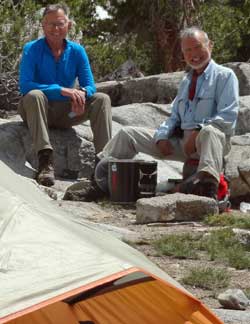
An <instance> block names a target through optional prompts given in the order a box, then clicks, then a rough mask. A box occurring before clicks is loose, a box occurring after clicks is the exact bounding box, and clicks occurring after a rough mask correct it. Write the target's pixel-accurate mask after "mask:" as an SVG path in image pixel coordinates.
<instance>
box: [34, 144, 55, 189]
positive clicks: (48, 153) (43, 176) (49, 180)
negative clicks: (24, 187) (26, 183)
mask: <svg viewBox="0 0 250 324" xmlns="http://www.w3.org/2000/svg"><path fill="white" fill-rule="evenodd" d="M38 162H39V166H38V174H37V176H36V181H37V182H38V183H39V184H40V185H43V186H46V187H51V186H53V185H54V184H55V174H54V167H53V151H52V150H49V149H45V150H41V151H39V152H38Z"/></svg>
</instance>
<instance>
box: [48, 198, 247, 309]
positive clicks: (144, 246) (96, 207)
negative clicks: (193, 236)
mask: <svg viewBox="0 0 250 324" xmlns="http://www.w3.org/2000/svg"><path fill="white" fill-rule="evenodd" d="M54 203H55V204H57V205H58V206H60V207H61V208H63V209H64V210H66V211H68V212H70V213H75V215H76V216H79V215H80V214H81V215H82V214H83V213H84V215H85V219H86V220H89V221H91V222H94V223H98V224H106V225H112V226H116V227H119V228H121V229H124V230H129V231H130V232H132V233H134V234H135V235H134V238H133V239H132V240H130V239H128V242H129V244H132V245H133V247H135V248H136V249H138V250H139V251H141V252H142V253H143V254H145V255H146V256H147V257H148V258H149V259H151V261H153V262H154V263H155V264H157V265H158V266H159V267H160V268H162V269H163V270H164V271H166V272H167V273H168V274H169V275H170V276H171V277H173V278H174V279H176V280H177V281H179V282H180V283H181V284H182V285H183V286H184V287H185V288H186V289H187V290H188V291H189V292H191V293H192V294H193V295H194V296H195V297H197V298H199V299H200V300H201V301H202V302H203V303H204V304H206V305H207V306H209V307H211V308H220V307H221V306H220V304H219V302H218V301H217V298H216V297H217V295H218V293H220V292H221V291H225V290H226V288H223V289H222V290H221V291H219V290H218V291H216V292H214V291H211V290H207V289H201V288H198V287H191V286H187V285H184V284H183V283H182V282H181V280H182V278H183V276H184V275H185V274H186V273H187V271H188V270H189V269H190V268H194V267H196V266H201V265H209V266H212V267H218V268H219V267H224V265H223V264H222V263H219V262H209V261H206V260H204V261H203V260H190V259H177V258H174V257H168V256H158V255H157V253H156V250H155V249H154V247H153V246H152V244H151V242H152V240H155V239H158V238H160V237H161V236H162V235H165V234H170V233H185V232H188V233H197V232H207V231H208V227H206V226H204V224H202V223H198V222H189V223H188V222H185V223H164V224H161V223H160V224H159V223H158V224H148V225H138V224H136V223H135V220H136V207H135V205H115V204H111V203H109V202H99V203H98V204H95V203H84V202H71V201H62V200H57V201H55V202H54ZM228 271H229V273H230V276H231V280H230V284H229V286H228V287H227V288H240V289H243V290H246V289H250V271H248V270H236V269H234V268H228Z"/></svg>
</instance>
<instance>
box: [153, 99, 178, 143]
mask: <svg viewBox="0 0 250 324" xmlns="http://www.w3.org/2000/svg"><path fill="white" fill-rule="evenodd" d="M177 103H178V97H176V98H175V99H174V101H173V103H172V109H171V116H170V117H169V118H168V119H167V120H166V121H164V122H163V123H162V124H161V125H160V127H159V128H158V129H157V130H156V131H155V134H154V141H155V143H157V142H158V141H160V140H166V139H168V138H169V137H170V136H171V135H172V133H173V131H174V129H175V128H176V127H178V126H180V123H181V120H180V116H179V114H178V109H177V108H178V107H177Z"/></svg>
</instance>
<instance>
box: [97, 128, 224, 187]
mask: <svg viewBox="0 0 250 324" xmlns="http://www.w3.org/2000/svg"><path fill="white" fill-rule="evenodd" d="M154 133H155V130H152V129H148V128H144V127H130V126H129V127H125V128H123V129H122V130H120V131H119V132H118V133H117V134H116V135H115V136H114V137H113V138H112V139H111V140H110V141H109V142H108V143H107V145H105V147H104V149H103V151H102V152H100V153H99V154H98V157H99V158H101V159H103V160H102V162H101V163H99V165H98V167H97V169H96V181H97V183H98V185H99V186H100V187H101V189H102V190H104V191H107V186H108V184H107V174H108V173H107V163H108V162H107V161H108V159H109V158H117V159H132V158H134V157H135V156H136V154H137V153H139V152H140V153H145V154H149V155H151V156H153V157H155V158H156V159H164V160H174V161H182V162H184V161H185V160H186V159H187V157H186V156H185V154H184V151H183V145H184V142H185V140H186V138H187V136H188V131H187V132H185V135H184V137H183V138H182V139H181V138H178V137H171V138H170V139H169V140H170V141H171V143H172V146H173V148H174V152H173V154H171V155H168V156H164V155H162V154H161V152H160V151H159V150H158V148H157V146H156V144H155V141H154V138H153V136H154ZM229 148H230V144H229V140H228V139H226V136H225V134H224V133H223V132H221V131H220V130H219V129H217V128H215V127H213V126H211V125H207V126H205V127H203V128H202V129H201V130H200V132H199V134H198V136H197V138H196V151H197V152H196V153H195V154H194V155H193V156H192V158H197V159H199V165H198V170H197V172H201V171H203V172H207V173H209V174H211V175H212V176H213V177H215V178H216V179H217V180H218V181H219V178H220V173H221V172H222V170H223V158H224V156H225V154H227V153H228V152H229ZM105 178H106V179H105Z"/></svg>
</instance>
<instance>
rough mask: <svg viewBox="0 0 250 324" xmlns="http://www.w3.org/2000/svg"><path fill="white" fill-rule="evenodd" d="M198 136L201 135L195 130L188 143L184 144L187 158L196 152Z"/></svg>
mask: <svg viewBox="0 0 250 324" xmlns="http://www.w3.org/2000/svg"><path fill="white" fill-rule="evenodd" d="M198 134H199V131H198V130H193V131H192V132H191V134H190V135H189V137H188V139H187V140H186V142H185V144H184V153H185V154H186V155H187V156H190V155H192V154H193V153H195V152H196V146H195V141H196V137H197V136H198Z"/></svg>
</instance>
